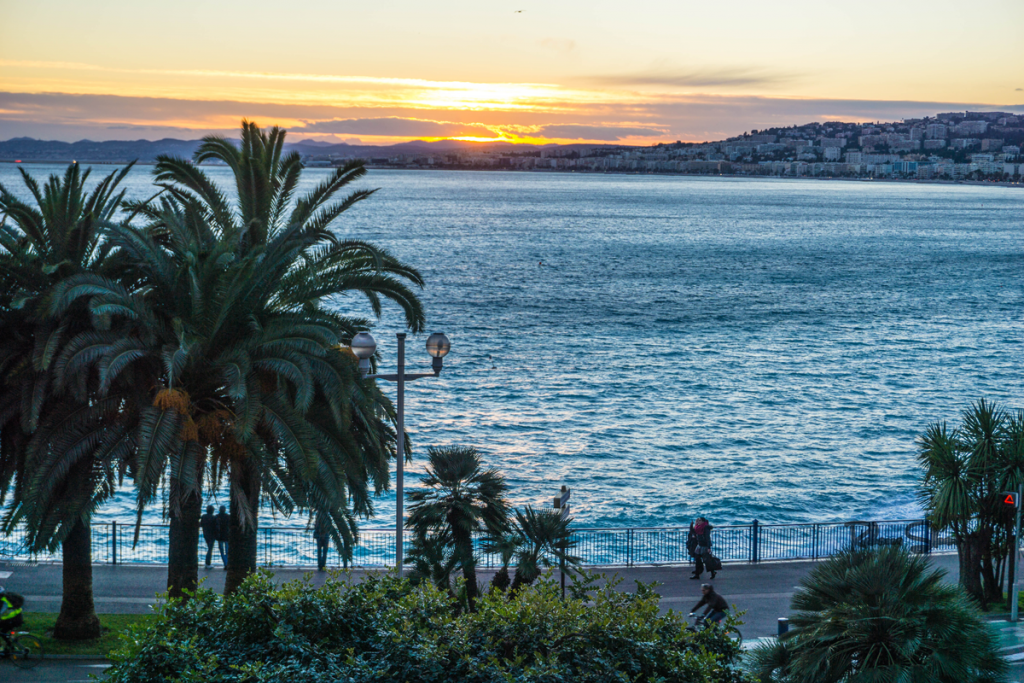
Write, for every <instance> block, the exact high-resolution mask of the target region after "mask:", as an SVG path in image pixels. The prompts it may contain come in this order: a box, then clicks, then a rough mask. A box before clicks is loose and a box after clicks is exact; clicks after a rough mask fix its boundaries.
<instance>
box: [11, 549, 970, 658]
mask: <svg viewBox="0 0 1024 683" xmlns="http://www.w3.org/2000/svg"><path fill="white" fill-rule="evenodd" d="M933 563H934V564H935V565H936V566H939V567H942V568H943V569H946V570H947V571H948V572H949V579H950V580H951V581H956V578H957V566H956V557H955V556H951V555H947V556H937V557H935V558H933ZM814 565H815V563H814V562H770V563H762V564H757V565H753V564H739V563H738V564H727V565H726V566H725V567H724V569H723V570H722V571H721V572H719V574H718V577H717V579H716V580H715V581H714V583H715V587H716V590H718V592H719V593H721V594H722V595H723V596H725V598H726V599H727V600H728V601H729V602H730V603H731V604H734V605H735V606H736V607H737V609H740V610H746V612H747V613H746V615H745V616H744V621H745V622H746V625H745V626H744V627H743V633H744V635H745V636H747V637H748V638H751V637H758V636H769V635H774V634H775V632H776V630H777V619H778V618H779V617H781V616H785V615H786V614H787V613H788V609H789V600H790V598H791V597H792V595H793V592H794V591H795V590H796V586H797V584H798V583H799V582H800V579H802V578H803V577H804V576H805V575H806V574H807V573H808V572H809V571H810V569H811V568H812V567H813V566H814ZM2 571H9V572H11V576H10V578H8V579H6V584H7V585H8V586H9V587H10V588H11V589H12V590H15V591H18V592H19V593H21V594H22V595H24V596H25V597H26V599H27V601H28V608H29V609H31V610H32V611H39V612H58V611H60V595H61V566H60V565H59V564H47V565H42V564H41V565H35V566H27V565H4V564H3V563H0V572H2ZM274 571H275V578H276V579H277V580H278V581H289V580H292V579H297V578H301V577H302V576H303V575H304V574H306V573H309V572H308V570H297V569H275V570H274ZM601 571H602V572H604V573H606V574H607V575H609V576H610V575H613V574H618V575H619V576H620V577H621V578H622V579H623V582H622V584H621V586H620V587H621V588H622V590H628V591H632V590H635V586H636V583H635V582H636V581H643V582H647V583H649V582H652V581H655V582H658V583H659V584H660V586H659V588H658V592H659V593H661V595H662V601H661V604H662V609H663V611H667V610H669V609H674V610H676V611H681V612H689V611H690V609H691V608H692V607H693V605H694V603H696V602H697V600H698V599H699V594H700V590H699V585H700V581H691V580H689V579H688V576H689V574H690V568H689V567H683V566H666V567H629V568H625V567H622V568H602V569H601ZM199 573H200V577H201V578H205V580H206V581H205V585H206V586H207V587H209V588H212V589H213V590H216V591H218V592H219V591H221V590H223V587H224V571H223V570H222V569H218V568H213V569H209V570H208V569H205V568H200V570H199ZM365 573H366V572H365V571H357V572H355V573H354V578H355V579H356V580H358V579H359V578H360V577H361V576H363V575H365ZM166 575H167V570H166V568H164V567H159V566H151V565H134V566H133V565H118V566H107V565H99V566H96V567H94V568H93V589H94V594H95V599H96V611H97V612H100V613H104V612H106V613H115V614H143V613H147V612H149V611H150V609H151V605H153V604H155V603H156V602H157V601H156V599H155V595H156V593H158V592H160V591H162V590H164V586H165V583H164V582H165V581H166ZM312 576H313V581H314V582H315V583H317V584H322V583H323V581H324V579H325V578H326V576H325V574H323V573H318V572H312ZM704 576H705V580H707V576H708V575H707V574H705V575H704ZM481 580H482V581H485V580H490V575H489V574H487V573H486V572H481Z"/></svg>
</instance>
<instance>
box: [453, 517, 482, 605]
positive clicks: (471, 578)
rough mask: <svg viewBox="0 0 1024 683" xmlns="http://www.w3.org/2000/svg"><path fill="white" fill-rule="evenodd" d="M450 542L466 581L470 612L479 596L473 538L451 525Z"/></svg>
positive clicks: (463, 530)
mask: <svg viewBox="0 0 1024 683" xmlns="http://www.w3.org/2000/svg"><path fill="white" fill-rule="evenodd" d="M452 540H453V541H455V547H456V548H458V549H459V555H460V556H461V557H460V558H459V564H460V565H461V567H462V578H464V579H465V580H466V599H467V600H468V602H469V609H470V611H472V610H473V607H474V605H475V604H476V599H477V596H478V595H479V594H480V592H479V590H478V587H477V585H476V557H474V556H473V536H472V534H470V533H468V532H467V531H466V530H465V529H462V528H460V527H458V526H456V525H454V524H453V525H452Z"/></svg>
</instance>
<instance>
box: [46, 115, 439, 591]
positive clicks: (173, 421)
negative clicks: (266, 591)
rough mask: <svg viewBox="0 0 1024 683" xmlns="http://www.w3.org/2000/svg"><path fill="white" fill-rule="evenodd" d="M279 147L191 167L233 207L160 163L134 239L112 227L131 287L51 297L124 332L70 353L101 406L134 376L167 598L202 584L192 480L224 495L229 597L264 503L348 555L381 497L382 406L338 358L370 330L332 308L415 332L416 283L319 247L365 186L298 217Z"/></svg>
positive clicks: (249, 132)
mask: <svg viewBox="0 0 1024 683" xmlns="http://www.w3.org/2000/svg"><path fill="white" fill-rule="evenodd" d="M283 143H284V132H283V131H280V130H278V129H276V128H275V129H273V130H272V131H271V132H270V133H269V134H264V133H262V132H261V131H260V130H259V128H258V127H257V126H255V125H254V124H249V123H244V124H243V131H242V147H241V149H240V150H239V149H237V148H235V147H234V146H233V145H232V144H231V143H230V142H228V141H227V140H223V139H220V138H208V139H206V140H205V141H204V143H203V145H202V146H201V147H200V149H199V151H198V152H197V154H196V160H197V161H202V160H205V159H209V158H219V159H221V160H223V161H225V162H227V163H228V164H229V165H230V166H231V168H232V169H233V170H234V171H235V174H236V180H237V181H238V203H237V206H236V207H235V208H234V209H232V208H231V207H230V206H229V204H228V202H227V201H226V200H225V199H224V197H223V196H222V195H221V193H220V191H219V190H218V189H217V188H216V186H215V185H214V184H213V183H212V182H211V181H210V179H209V178H208V177H206V175H205V174H204V173H203V172H202V171H201V170H200V169H199V168H198V167H197V166H195V165H194V164H192V163H189V162H187V161H184V160H180V159H170V158H161V159H160V160H159V163H158V164H157V167H156V171H155V172H156V176H157V179H158V180H159V181H160V182H162V183H163V187H164V188H165V190H166V195H165V196H164V197H161V198H160V200H159V201H157V202H152V203H148V204H139V205H133V206H132V207H131V208H132V209H133V210H134V211H136V212H137V213H138V214H140V215H142V216H143V217H144V218H145V219H146V221H147V222H146V224H145V225H143V226H141V227H139V226H134V225H129V224H120V225H111V226H108V228H107V238H108V240H109V243H110V244H111V248H112V250H113V251H114V253H116V254H117V255H118V256H119V257H120V258H122V259H123V260H124V261H125V262H127V263H128V264H130V266H131V276H130V277H127V278H125V279H124V281H123V282H115V281H101V280H95V281H91V282H85V281H76V282H72V283H69V286H68V290H67V294H66V295H65V296H64V297H63V298H62V299H61V301H74V299H75V297H76V296H78V295H79V294H76V293H79V292H82V291H88V292H89V293H90V295H91V297H92V298H91V300H90V306H91V310H92V311H93V313H94V314H95V315H107V316H111V317H113V318H114V319H115V320H116V321H117V322H118V323H119V324H120V325H121V326H122V329H120V330H119V333H120V338H119V339H108V340H106V342H104V341H103V340H100V339H99V338H98V337H95V335H94V336H93V338H91V339H87V338H85V337H83V338H82V339H81V340H80V347H81V349H83V352H84V349H86V348H90V349H92V348H96V349H101V351H99V352H94V351H90V354H92V355H93V356H94V357H96V358H97V367H98V369H99V375H100V379H101V383H102V385H103V387H104V389H105V390H112V389H115V388H116V387H118V386H120V385H121V384H123V383H124V382H125V379H126V378H127V377H128V376H127V375H125V374H124V373H126V372H129V371H130V372H133V373H135V374H136V375H141V376H143V377H145V378H146V379H145V380H142V384H143V385H144V386H148V387H153V388H154V389H153V395H152V396H151V398H150V401H149V404H148V405H146V406H145V407H144V408H143V409H142V411H141V416H140V419H139V426H138V429H137V431H136V432H135V439H136V442H137V446H138V465H137V468H136V471H135V481H136V488H137V490H138V505H139V511H140V514H141V511H142V509H143V508H144V506H145V505H147V504H148V503H149V502H151V501H152V500H153V498H154V497H155V496H156V493H157V491H158V488H159V484H160V482H161V481H162V480H163V478H164V477H166V480H167V482H168V484H169V485H168V492H169V500H168V507H169V510H170V513H171V539H170V548H169V558H168V560H169V561H168V564H169V567H168V581H169V585H170V586H171V592H172V595H177V594H180V593H181V592H182V591H184V590H186V589H191V588H194V586H195V583H196V580H197V576H198V556H197V553H196V546H197V539H198V521H199V512H200V495H201V491H202V484H203V482H204V481H210V482H212V483H213V484H212V485H216V484H217V483H218V482H220V481H222V480H223V479H226V480H227V482H228V485H229V491H230V501H231V518H232V524H231V540H230V543H229V551H228V575H227V580H226V583H225V591H226V592H228V593H230V592H232V591H233V590H234V589H235V588H236V587H237V586H238V585H239V584H240V583H241V581H242V580H243V579H244V578H245V576H246V575H248V574H249V573H250V572H251V571H253V570H254V569H255V565H256V528H257V520H258V513H259V507H260V502H261V501H266V502H267V503H269V504H270V505H272V506H273V507H275V508H277V509H278V510H281V511H283V512H285V513H286V514H289V513H291V512H292V511H294V510H295V509H296V508H307V509H310V508H311V509H314V510H317V511H320V512H322V513H324V515H325V519H327V520H329V522H330V523H329V526H330V529H329V533H330V535H331V537H332V538H333V539H334V541H335V543H336V545H338V546H339V550H342V551H344V549H345V548H347V547H348V546H350V545H351V543H352V542H353V540H354V539H353V535H352V524H351V512H352V511H353V510H354V511H355V512H357V513H362V514H369V512H370V511H371V510H372V505H371V503H370V497H369V494H368V487H369V486H371V485H372V486H373V488H374V490H375V492H379V491H380V490H382V489H383V488H384V487H386V486H387V483H388V460H389V459H390V458H391V457H393V456H394V450H395V449H394V441H395V438H394V437H395V435H394V430H393V427H392V426H391V424H392V423H393V421H394V414H393V410H392V408H391V404H390V403H389V402H388V401H387V399H386V398H385V397H384V396H383V394H381V393H380V391H379V390H378V389H377V388H376V386H375V385H374V383H372V382H366V381H362V380H361V379H360V378H359V374H358V369H357V366H356V362H355V359H354V357H352V356H351V354H350V353H347V352H346V351H344V350H343V349H342V347H341V345H342V344H344V343H346V342H347V341H348V340H349V339H350V338H351V336H352V335H353V334H355V333H356V332H357V331H359V330H362V329H365V328H366V321H365V320H362V319H357V318H348V317H344V316H341V315H339V314H337V313H336V312H334V311H333V310H331V309H330V308H329V305H330V304H332V303H333V302H334V300H335V299H336V298H337V297H339V296H342V295H344V294H345V293H348V292H356V293H359V294H361V295H363V296H365V297H366V298H367V299H368V300H369V302H370V306H371V310H373V312H374V313H375V314H379V313H380V310H381V298H387V299H390V300H392V301H395V302H397V303H398V304H399V305H400V306H401V307H402V308H403V310H404V312H405V314H406V319H407V322H408V325H409V327H410V329H413V330H416V331H418V330H420V329H422V326H423V313H422V307H421V305H420V303H419V300H418V299H417V298H416V295H415V294H414V293H413V292H412V290H410V289H409V287H408V286H407V285H406V282H405V281H410V282H411V283H412V284H415V285H422V278H421V277H420V276H419V274H418V273H417V272H416V271H415V270H413V269H412V268H410V267H409V266H406V265H404V264H402V263H400V262H399V261H397V260H396V259H395V258H394V257H392V256H390V255H389V254H388V253H387V252H384V251H383V250H380V249H378V248H377V247H374V246H373V245H371V244H368V243H365V242H360V241H356V240H339V239H338V238H337V237H336V236H335V235H334V234H333V233H332V232H331V230H330V226H331V223H332V222H333V220H334V219H335V218H337V217H338V216H339V215H340V214H341V213H343V212H344V211H345V210H347V209H348V208H350V207H351V206H352V205H354V204H355V203H357V202H358V201H361V200H362V199H365V198H366V197H368V196H370V194H371V193H370V192H366V191H359V192H354V193H352V194H350V195H349V196H348V197H347V198H345V199H344V200H342V201H341V202H337V203H331V202H330V200H331V197H332V196H333V195H334V194H335V193H336V192H338V191H339V190H341V189H342V188H344V187H345V186H346V185H348V184H349V183H351V182H352V181H354V180H356V179H358V178H360V177H362V175H363V174H364V173H365V169H364V168H363V167H362V165H361V164H349V165H348V166H346V167H344V168H341V169H338V170H337V171H335V172H334V173H333V174H332V175H331V176H330V177H329V178H328V179H327V180H326V181H325V182H324V183H322V184H321V185H320V186H319V187H317V188H315V189H314V190H313V191H312V192H310V193H308V194H306V195H305V196H304V197H301V198H299V199H298V200H297V201H294V202H293V200H292V196H293V194H294V191H295V187H296V185H297V184H298V181H299V176H300V172H301V163H300V162H299V158H298V156H297V155H295V154H292V155H287V156H284V157H282V147H283ZM292 205H293V206H292ZM289 207H291V208H290V209H289ZM126 332H127V334H126ZM104 344H105V345H104ZM131 381H132V382H133V383H134V384H139V383H140V379H139V377H134V378H133V379H132V380H131Z"/></svg>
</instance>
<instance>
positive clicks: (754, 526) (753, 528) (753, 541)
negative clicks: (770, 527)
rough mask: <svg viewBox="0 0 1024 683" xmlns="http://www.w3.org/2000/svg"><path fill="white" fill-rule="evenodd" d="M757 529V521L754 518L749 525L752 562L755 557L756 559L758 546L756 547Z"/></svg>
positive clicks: (754, 560)
mask: <svg viewBox="0 0 1024 683" xmlns="http://www.w3.org/2000/svg"><path fill="white" fill-rule="evenodd" d="M758 529H759V524H758V521H757V520H756V519H755V520H754V522H753V524H751V525H750V561H751V562H754V563H756V562H757V559H758V558H757V556H758V547H757V545H758V541H759V539H758V536H759V535H760V534H759V533H758Z"/></svg>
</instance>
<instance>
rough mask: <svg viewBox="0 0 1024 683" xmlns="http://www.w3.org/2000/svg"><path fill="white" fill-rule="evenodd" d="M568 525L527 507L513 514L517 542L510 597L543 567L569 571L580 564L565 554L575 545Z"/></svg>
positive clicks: (551, 513)
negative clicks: (562, 566) (568, 568)
mask: <svg viewBox="0 0 1024 683" xmlns="http://www.w3.org/2000/svg"><path fill="white" fill-rule="evenodd" d="M571 522H572V518H571V517H565V518H563V517H562V515H561V514H560V513H558V512H555V511H554V510H542V511H540V512H537V511H536V510H534V509H533V508H532V507H530V506H529V505H527V506H526V509H525V510H522V511H520V510H516V521H515V531H516V533H517V534H518V535H519V537H520V541H519V548H518V550H517V551H516V554H515V557H516V576H515V579H514V580H513V581H512V588H511V591H512V593H515V592H516V591H518V590H519V589H520V588H521V587H523V586H529V585H530V584H532V583H533V582H534V581H536V580H537V579H538V578H539V577H540V575H541V573H542V572H543V570H544V568H545V567H556V566H559V565H560V564H563V563H564V564H565V565H566V566H567V567H570V568H571V567H575V566H577V565H579V564H580V561H581V560H580V558H579V557H576V556H575V555H571V554H569V552H570V551H571V550H572V549H573V548H575V547H576V544H577V541H576V539H575V538H573V535H572V530H571V529H570V528H569V524H570V523H571Z"/></svg>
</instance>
